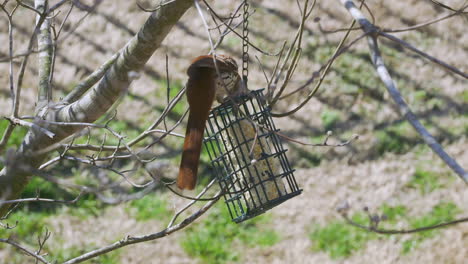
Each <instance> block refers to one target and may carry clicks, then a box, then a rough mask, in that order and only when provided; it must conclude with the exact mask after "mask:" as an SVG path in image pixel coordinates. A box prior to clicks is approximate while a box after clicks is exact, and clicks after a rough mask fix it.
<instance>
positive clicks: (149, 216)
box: [127, 194, 171, 221]
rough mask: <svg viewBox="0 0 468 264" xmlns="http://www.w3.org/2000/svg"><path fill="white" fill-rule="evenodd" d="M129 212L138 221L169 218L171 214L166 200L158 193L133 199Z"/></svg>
mask: <svg viewBox="0 0 468 264" xmlns="http://www.w3.org/2000/svg"><path fill="white" fill-rule="evenodd" d="M127 212H128V213H129V214H131V215H132V216H133V217H134V218H135V219H136V220H138V221H148V220H167V219H168V218H169V217H170V216H171V212H170V211H169V209H168V206H167V202H166V200H163V199H161V197H159V196H158V194H148V195H146V196H144V197H143V198H141V199H139V200H134V201H131V202H130V204H129V207H127Z"/></svg>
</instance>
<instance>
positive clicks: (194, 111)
mask: <svg viewBox="0 0 468 264" xmlns="http://www.w3.org/2000/svg"><path fill="white" fill-rule="evenodd" d="M215 60H216V66H215ZM218 73H219V75H218ZM187 75H188V76H189V79H188V81H187V85H186V87H187V91H186V95H187V101H188V103H189V107H190V113H189V118H188V122H187V130H186V132H185V141H184V148H183V152H182V160H181V162H180V168H179V176H178V177H177V187H179V188H180V189H188V190H193V188H195V184H196V182H197V171H198V163H199V160H200V151H201V147H202V141H203V133H204V130H205V124H206V120H207V119H208V115H209V112H210V109H211V105H212V104H213V100H214V99H215V98H216V100H217V101H218V102H222V101H223V99H224V97H225V96H233V95H237V94H240V93H243V92H245V90H246V89H245V86H244V85H243V82H242V80H241V78H240V76H239V74H238V73H237V64H236V62H235V61H234V60H233V59H232V58H231V57H228V56H222V55H217V56H210V55H205V56H200V57H197V58H196V59H194V60H193V61H192V64H190V66H189V68H188V70H187Z"/></svg>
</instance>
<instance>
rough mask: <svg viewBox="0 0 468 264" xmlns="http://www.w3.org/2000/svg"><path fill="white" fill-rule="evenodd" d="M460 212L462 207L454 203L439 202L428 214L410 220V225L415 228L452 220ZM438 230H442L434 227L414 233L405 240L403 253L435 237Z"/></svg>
mask: <svg viewBox="0 0 468 264" xmlns="http://www.w3.org/2000/svg"><path fill="white" fill-rule="evenodd" d="M458 213H460V209H459V208H457V206H456V205H455V204H454V203H451V202H448V203H439V204H438V205H436V206H434V208H433V209H432V211H431V212H429V213H428V214H426V215H423V216H421V217H418V218H415V219H412V220H410V227H411V229H415V228H421V227H426V226H432V225H436V224H440V223H444V222H448V221H452V220H454V219H455V216H456V215H457V214H458ZM437 232H440V230H439V229H434V230H428V231H424V232H419V233H416V234H414V235H413V237H412V238H411V239H409V240H406V241H404V242H403V244H402V253H403V254H408V253H409V252H411V251H412V250H414V249H415V248H417V247H418V245H419V244H421V242H422V241H424V240H425V239H428V238H431V237H433V236H434V235H435V234H436V233H437Z"/></svg>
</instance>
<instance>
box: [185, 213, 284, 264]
mask: <svg viewBox="0 0 468 264" xmlns="http://www.w3.org/2000/svg"><path fill="white" fill-rule="evenodd" d="M221 206H222V207H221ZM268 221H269V217H268V215H262V216H258V217H256V218H253V219H250V220H248V221H246V222H243V223H241V224H236V223H234V222H232V221H231V219H230V215H229V212H228V211H227V209H226V208H225V207H224V205H223V204H220V206H217V207H215V208H213V209H212V212H211V214H210V215H209V216H208V217H207V218H206V219H205V220H203V221H202V222H201V223H199V224H195V225H192V226H191V227H190V228H189V229H188V230H187V232H186V235H185V237H184V238H183V239H182V241H181V245H182V248H183V249H184V250H185V252H187V254H189V255H190V256H192V257H196V258H198V259H200V260H202V262H203V263H225V262H228V261H242V251H241V250H240V248H239V246H241V245H242V248H243V249H244V250H245V249H246V248H249V247H256V246H260V247H267V246H271V245H274V244H275V243H277V242H278V241H279V240H280V236H279V235H278V234H277V233H276V232H275V231H273V230H270V229H265V228H262V227H261V226H264V225H265V224H267V223H268Z"/></svg>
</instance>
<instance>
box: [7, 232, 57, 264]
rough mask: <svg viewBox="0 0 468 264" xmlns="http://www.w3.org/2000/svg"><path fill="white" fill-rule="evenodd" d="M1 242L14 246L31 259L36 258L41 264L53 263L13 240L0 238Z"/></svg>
mask: <svg viewBox="0 0 468 264" xmlns="http://www.w3.org/2000/svg"><path fill="white" fill-rule="evenodd" d="M0 242H3V243H7V244H10V245H12V246H14V247H15V248H17V249H19V250H21V251H23V252H24V253H26V254H27V255H29V256H31V257H34V258H35V259H37V260H39V261H40V262H42V263H45V264H51V262H49V261H47V260H46V259H45V258H44V257H42V256H40V255H38V254H36V253H34V252H33V251H32V250H30V249H27V248H26V247H24V246H22V245H20V244H19V243H16V242H14V241H13V240H11V239H9V238H8V239H4V238H0Z"/></svg>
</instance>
